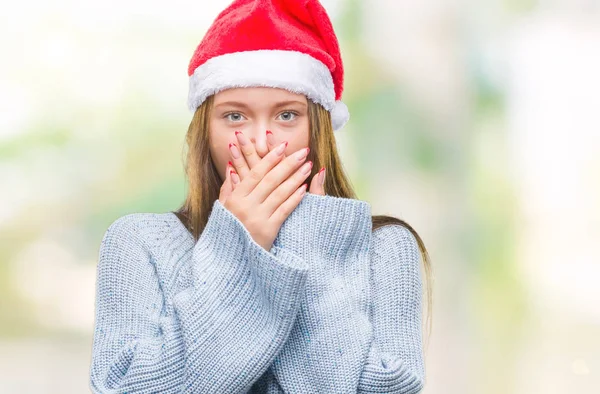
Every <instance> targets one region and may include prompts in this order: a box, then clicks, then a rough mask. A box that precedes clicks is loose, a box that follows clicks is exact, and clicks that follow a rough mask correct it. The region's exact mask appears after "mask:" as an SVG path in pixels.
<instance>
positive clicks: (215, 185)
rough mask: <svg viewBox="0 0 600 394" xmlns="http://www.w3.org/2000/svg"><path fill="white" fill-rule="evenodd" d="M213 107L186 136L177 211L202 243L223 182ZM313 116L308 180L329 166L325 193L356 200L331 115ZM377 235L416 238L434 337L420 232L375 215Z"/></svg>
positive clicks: (201, 110)
mask: <svg viewBox="0 0 600 394" xmlns="http://www.w3.org/2000/svg"><path fill="white" fill-rule="evenodd" d="M212 107H213V96H210V97H209V98H208V99H206V101H204V102H203V103H202V105H200V106H199V107H198V109H196V112H195V113H194V116H193V118H192V121H191V122H190V125H189V127H188V131H187V135H186V145H187V148H188V151H187V158H186V160H185V161H186V162H185V173H186V177H187V179H188V193H187V196H186V198H185V202H184V203H183V205H182V206H181V207H180V208H179V209H178V210H177V211H173V212H174V213H175V214H176V215H177V216H178V217H179V218H180V220H181V221H182V223H183V224H184V225H185V226H186V227H187V228H188V230H189V231H190V232H191V233H192V234H193V236H194V239H196V240H198V239H199V237H200V234H202V231H203V230H204V227H205V226H206V223H207V222H208V217H209V215H210V210H211V209H212V205H213V203H214V202H215V200H218V199H219V192H220V188H221V184H222V181H221V178H220V176H219V173H218V171H217V168H216V166H215V164H214V162H213V160H212V157H211V155H210V149H209V124H210V116H211V111H212ZM308 116H309V124H310V126H309V128H310V130H309V133H310V137H309V147H310V153H309V155H308V158H307V161H308V160H312V161H313V163H314V164H313V167H312V173H311V175H310V176H309V177H308V178H307V179H308V180H310V179H312V177H313V176H314V175H315V174H316V173H317V171H318V170H319V169H320V168H321V167H323V166H325V167H327V176H326V177H325V185H324V188H325V193H326V194H327V195H330V196H335V197H343V198H352V199H356V198H357V197H356V193H355V192H354V190H353V188H352V186H351V183H350V181H349V179H348V177H347V176H346V174H345V173H344V170H343V168H342V166H341V161H340V158H339V156H338V153H337V146H336V141H335V136H334V131H333V127H332V125H331V115H330V113H329V112H328V111H327V110H326V109H325V108H323V107H322V106H321V105H320V104H317V103H314V102H312V101H311V100H310V99H308ZM372 220H373V228H372V229H373V231H374V230H376V229H378V228H380V227H383V226H386V225H392V224H397V225H400V226H404V227H405V228H406V229H408V230H409V231H410V232H411V233H412V234H413V235H414V237H415V238H416V240H417V244H418V246H419V250H420V253H421V261H422V262H423V268H424V272H425V276H426V290H427V291H426V293H427V331H428V336H427V338H428V339H429V335H430V334H431V324H432V318H431V307H432V303H433V302H432V281H433V280H432V268H431V261H430V259H429V254H428V253H427V249H426V248H425V244H424V243H423V240H422V239H421V237H420V236H419V234H417V232H416V231H415V230H414V229H413V228H412V227H411V226H410V225H409V224H408V223H406V222H405V221H404V220H402V219H398V218H395V217H392V216H387V215H374V216H373V217H372Z"/></svg>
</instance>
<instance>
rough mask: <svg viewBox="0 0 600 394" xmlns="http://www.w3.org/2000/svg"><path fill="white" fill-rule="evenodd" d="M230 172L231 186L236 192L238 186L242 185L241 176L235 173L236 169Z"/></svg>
mask: <svg viewBox="0 0 600 394" xmlns="http://www.w3.org/2000/svg"><path fill="white" fill-rule="evenodd" d="M229 172H230V176H231V185H232V188H233V190H234V191H235V189H237V185H239V183H240V175H239V174H238V173H237V172H235V170H234V169H231V171H229Z"/></svg>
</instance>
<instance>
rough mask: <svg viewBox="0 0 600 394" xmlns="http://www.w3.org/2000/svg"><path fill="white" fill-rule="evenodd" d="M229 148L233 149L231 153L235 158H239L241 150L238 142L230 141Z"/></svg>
mask: <svg viewBox="0 0 600 394" xmlns="http://www.w3.org/2000/svg"><path fill="white" fill-rule="evenodd" d="M229 150H231V154H232V155H233V158H234V159H239V158H240V157H241V154H240V150H239V149H238V147H237V145H236V144H234V143H231V142H230V143H229Z"/></svg>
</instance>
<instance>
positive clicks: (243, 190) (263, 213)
mask: <svg viewBox="0 0 600 394" xmlns="http://www.w3.org/2000/svg"><path fill="white" fill-rule="evenodd" d="M286 146H287V142H283V143H282V144H281V145H280V146H279V147H278V148H276V149H273V150H271V151H270V152H269V153H268V154H267V155H266V156H265V157H263V158H262V159H261V160H260V162H259V163H257V164H256V165H255V166H254V167H252V169H250V170H249V172H248V173H247V174H246V176H244V179H242V180H241V181H239V183H237V184H235V183H234V182H233V180H232V179H231V178H232V175H231V171H230V172H228V173H227V174H226V175H227V178H226V179H225V181H224V182H223V185H222V186H221V190H220V193H219V201H220V202H221V204H223V206H224V207H225V208H226V209H228V210H229V211H230V212H231V213H232V214H233V215H235V216H236V217H237V218H238V219H239V220H240V221H241V222H242V223H243V224H244V227H246V229H247V230H248V232H249V233H250V235H251V236H252V238H253V239H254V241H255V242H256V243H257V244H259V245H260V246H262V247H263V248H264V249H265V250H267V251H269V250H270V249H271V246H272V245H273V242H274V241H275V238H276V237H277V233H278V232H279V229H280V227H281V225H282V224H283V222H284V221H285V219H287V217H288V216H289V215H290V214H291V213H292V211H293V210H294V209H295V208H296V206H298V204H300V201H302V197H303V196H304V194H305V192H306V184H304V181H305V180H306V178H307V177H308V176H309V174H310V172H311V169H312V164H313V163H312V161H308V162H306V163H304V161H305V160H306V157H307V155H308V148H302V149H300V150H298V151H297V152H295V153H294V154H292V155H290V156H286V157H285V158H284V156H283V152H284V151H285V148H286ZM282 158H283V160H282ZM302 163H304V165H302ZM298 167H300V168H298ZM235 179H236V180H238V179H239V178H235Z"/></svg>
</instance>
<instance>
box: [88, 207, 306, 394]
mask: <svg viewBox="0 0 600 394" xmlns="http://www.w3.org/2000/svg"><path fill="white" fill-rule="evenodd" d="M134 218H135V214H133V215H126V216H123V217H121V218H119V219H117V220H116V221H115V222H114V223H113V224H111V226H109V228H108V230H107V231H106V233H105V235H104V237H103V240H102V243H101V247H100V252H99V262H98V267H97V284H96V319H95V332H94V340H93V346H92V362H91V368H90V387H91V389H92V392H94V393H159V392H160V393H181V392H186V393H207V394H208V393H241V392H246V391H248V390H249V388H250V387H251V385H252V383H253V382H254V381H256V380H257V379H258V378H259V377H260V376H261V374H262V373H263V372H264V371H265V370H266V369H267V368H268V366H269V365H270V363H271V362H272V361H273V359H274V357H275V356H276V355H277V353H278V352H279V350H280V348H281V347H282V345H283V344H284V343H285V341H286V338H287V336H288V335H289V332H290V329H291V327H292V325H293V321H294V319H295V315H296V311H297V309H298V306H299V297H300V294H301V293H302V291H303V289H304V284H305V281H306V275H307V271H308V267H307V265H306V263H305V261H304V260H303V259H301V258H300V257H298V256H297V255H295V254H294V253H291V252H288V251H286V250H284V249H283V248H280V247H273V248H272V249H271V250H270V251H266V250H265V249H264V248H262V247H261V246H260V245H258V244H257V243H256V242H255V241H254V240H253V239H252V237H251V235H250V233H249V232H248V231H247V230H246V228H245V227H244V226H243V224H242V223H241V222H240V221H239V220H238V219H237V218H236V217H235V216H234V215H233V214H232V213H231V212H229V211H228V210H227V209H226V208H225V207H223V206H222V205H221V203H220V202H219V201H218V200H217V201H215V204H214V205H213V210H212V212H211V215H210V216H209V220H208V223H207V225H206V228H205V229H204V231H203V233H202V235H201V236H200V238H199V239H198V241H197V242H196V244H195V245H194V247H193V251H192V257H191V259H192V260H191V263H190V264H192V268H191V270H190V271H189V272H190V276H191V278H190V279H191V280H189V281H188V282H189V285H188V286H187V287H184V288H183V289H181V290H179V291H178V292H177V293H176V294H175V295H174V296H173V300H172V303H173V305H172V308H167V305H166V301H165V300H166V299H165V293H164V291H163V288H162V286H163V283H162V282H161V280H160V279H159V277H158V276H157V271H156V267H155V266H154V260H153V256H152V255H151V254H150V253H149V252H148V250H147V248H145V247H144V245H145V244H144V242H142V239H140V237H139V236H137V234H138V232H137V230H139V228H138V227H139V225H140V224H136V222H135V219H134ZM149 241H150V242H151V241H152V240H149ZM169 310H172V312H168V311H169Z"/></svg>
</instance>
